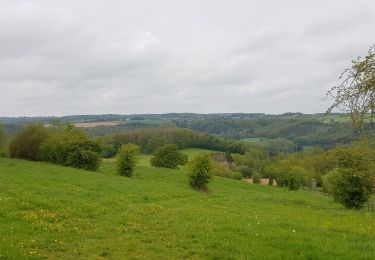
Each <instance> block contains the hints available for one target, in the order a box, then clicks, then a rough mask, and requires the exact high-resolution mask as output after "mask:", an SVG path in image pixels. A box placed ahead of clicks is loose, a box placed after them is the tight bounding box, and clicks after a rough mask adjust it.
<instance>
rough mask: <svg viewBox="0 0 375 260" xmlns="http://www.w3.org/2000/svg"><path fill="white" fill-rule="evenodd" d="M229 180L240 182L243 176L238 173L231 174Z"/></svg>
mask: <svg viewBox="0 0 375 260" xmlns="http://www.w3.org/2000/svg"><path fill="white" fill-rule="evenodd" d="M229 178H231V179H235V180H242V178H243V175H242V173H240V172H231V174H230V175H229Z"/></svg>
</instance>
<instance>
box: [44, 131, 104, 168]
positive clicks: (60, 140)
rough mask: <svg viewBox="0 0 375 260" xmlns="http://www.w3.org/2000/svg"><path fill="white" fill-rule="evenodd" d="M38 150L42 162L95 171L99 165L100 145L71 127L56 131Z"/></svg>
mask: <svg viewBox="0 0 375 260" xmlns="http://www.w3.org/2000/svg"><path fill="white" fill-rule="evenodd" d="M40 150H41V154H42V159H43V160H45V161H50V162H53V163H58V164H62V165H65V166H71V167H75V168H83V169H86V170H93V171H95V170H96V169H97V168H98V167H99V164H100V158H99V153H100V152H101V144H100V143H99V142H98V141H96V140H92V139H90V138H89V136H88V135H87V134H86V133H85V132H82V131H81V130H79V129H77V128H75V127H74V126H72V125H68V126H67V127H66V129H64V130H62V131H60V130H58V131H56V132H55V133H54V134H53V135H51V137H49V138H48V139H47V140H46V141H45V142H43V143H42V145H41V147H40Z"/></svg>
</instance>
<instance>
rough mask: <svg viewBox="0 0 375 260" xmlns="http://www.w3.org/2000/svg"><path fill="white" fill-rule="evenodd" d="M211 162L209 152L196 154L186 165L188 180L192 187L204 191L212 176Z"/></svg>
mask: <svg viewBox="0 0 375 260" xmlns="http://www.w3.org/2000/svg"><path fill="white" fill-rule="evenodd" d="M212 170H213V163H212V159H211V157H210V155H209V154H206V153H202V154H200V155H198V156H196V157H195V158H194V159H193V160H192V161H190V162H189V165H188V181H189V184H190V186H191V187H192V188H194V189H196V190H199V191H206V190H207V184H208V183H209V181H210V180H211V178H212Z"/></svg>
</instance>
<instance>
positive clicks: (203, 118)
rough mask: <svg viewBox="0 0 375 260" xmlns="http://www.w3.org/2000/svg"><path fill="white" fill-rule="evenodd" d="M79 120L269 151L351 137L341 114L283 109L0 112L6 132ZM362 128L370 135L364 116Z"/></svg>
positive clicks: (106, 131) (96, 129)
mask: <svg viewBox="0 0 375 260" xmlns="http://www.w3.org/2000/svg"><path fill="white" fill-rule="evenodd" d="M35 122H39V123H43V124H66V123H67V122H70V123H73V124H77V125H78V124H82V123H88V122H115V124H113V125H112V124H111V125H100V124H98V125H97V126H95V124H94V125H91V126H90V127H84V124H83V125H82V126H81V127H82V128H83V129H84V130H85V131H86V132H88V133H89V134H90V135H91V136H94V137H103V136H107V135H113V134H117V133H123V132H129V131H132V130H137V129H150V128H151V129H159V128H163V129H164V128H182V129H191V130H194V131H196V132H200V133H207V134H210V135H214V136H216V137H219V138H221V139H223V140H236V141H238V140H241V141H245V142H253V143H256V144H257V145H259V146H262V147H263V148H265V149H266V150H268V151H269V152H270V153H271V154H277V153H280V152H295V151H302V150H306V149H312V148H318V147H319V148H323V149H329V148H332V147H335V146H337V145H340V144H349V143H351V142H352V141H353V140H355V139H356V137H355V135H354V131H353V127H352V124H351V122H350V119H349V115H347V114H329V115H326V114H302V113H285V114H281V115H267V114H263V113H217V114H195V113H168V114H135V115H114V114H108V115H73V116H64V117H2V118H0V124H3V125H4V127H5V131H6V133H7V134H8V135H13V134H14V133H16V132H17V131H18V130H19V129H20V128H21V127H22V125H25V124H30V123H35ZM365 129H366V131H367V133H368V134H370V135H371V134H374V133H375V131H374V130H373V126H372V124H371V123H370V122H369V121H368V122H367V124H366V126H365Z"/></svg>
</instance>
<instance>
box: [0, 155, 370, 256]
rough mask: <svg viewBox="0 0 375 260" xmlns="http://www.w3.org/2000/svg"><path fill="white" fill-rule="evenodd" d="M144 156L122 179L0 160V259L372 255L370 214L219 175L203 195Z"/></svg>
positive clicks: (111, 170) (313, 195) (106, 164)
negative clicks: (152, 164) (127, 175)
mask: <svg viewBox="0 0 375 260" xmlns="http://www.w3.org/2000/svg"><path fill="white" fill-rule="evenodd" d="M201 151H202V150H199V149H187V150H185V151H184V152H185V153H187V154H188V155H189V157H190V158H192V157H194V155H195V154H197V153H199V152H201ZM149 159H150V157H149V156H141V158H140V161H139V164H138V166H137V167H136V170H135V173H134V175H133V177H132V178H127V177H120V176H118V175H116V173H115V165H114V162H113V160H105V161H103V163H102V165H101V168H100V169H99V170H98V172H90V171H85V170H79V169H74V168H68V167H62V166H57V165H53V164H49V163H44V162H30V161H24V160H15V159H6V158H0V259H39V258H49V259H124V258H126V259H156V258H159V259H245V258H246V259H281V258H284V259H373V258H374V252H375V243H374V241H375V214H374V213H373V212H365V211H356V210H347V209H345V208H344V207H342V206H341V205H339V204H337V203H335V202H334V201H333V200H332V198H331V197H329V196H326V195H324V194H323V193H318V192H311V191H304V190H300V191H288V190H286V189H283V188H275V187H268V186H260V185H256V184H248V183H245V182H244V181H241V180H232V179H226V178H221V177H214V178H213V180H212V182H211V183H210V184H209V186H208V187H209V192H207V193H201V192H197V191H194V190H192V189H191V188H190V187H189V186H188V184H187V179H186V172H185V169H183V168H182V169H164V168H154V167H151V166H150V164H149Z"/></svg>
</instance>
